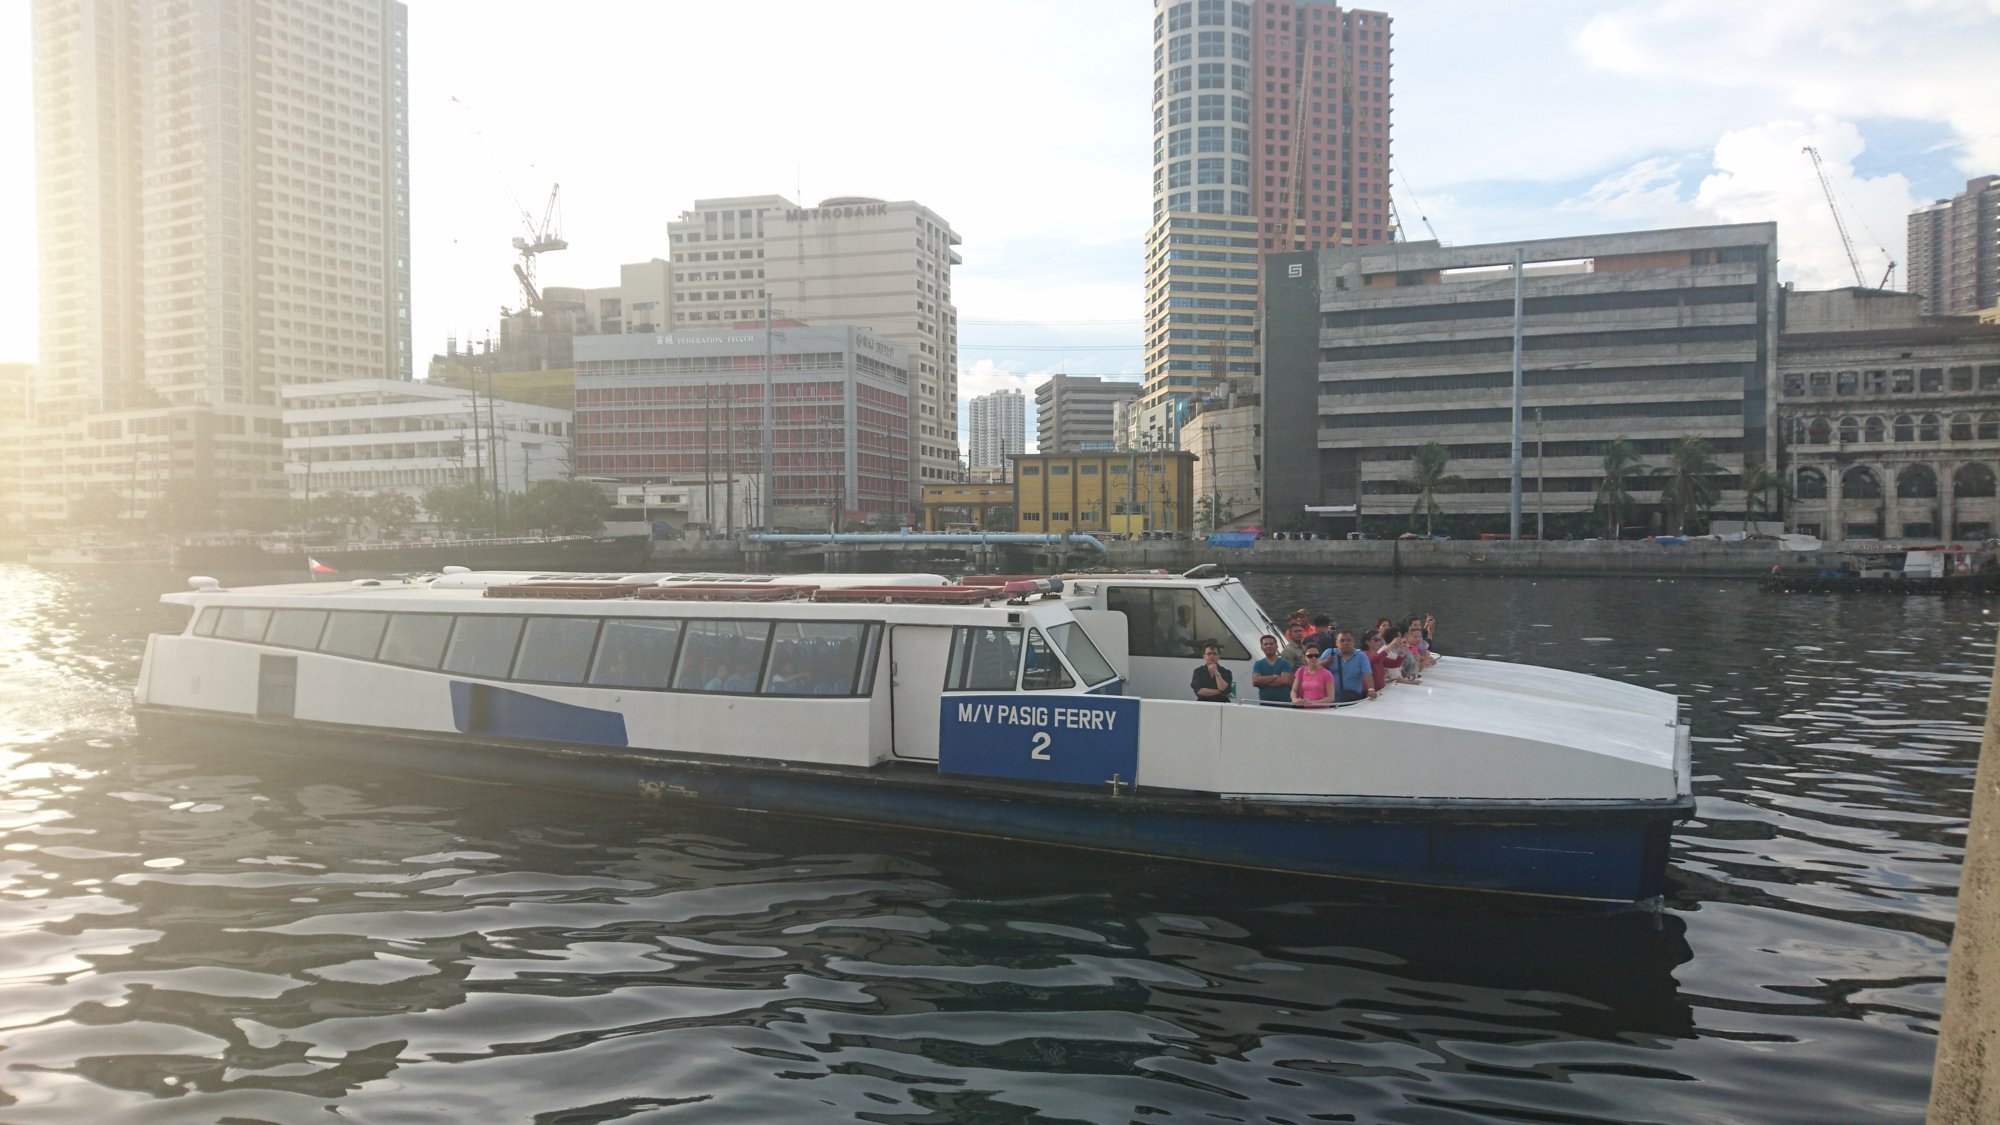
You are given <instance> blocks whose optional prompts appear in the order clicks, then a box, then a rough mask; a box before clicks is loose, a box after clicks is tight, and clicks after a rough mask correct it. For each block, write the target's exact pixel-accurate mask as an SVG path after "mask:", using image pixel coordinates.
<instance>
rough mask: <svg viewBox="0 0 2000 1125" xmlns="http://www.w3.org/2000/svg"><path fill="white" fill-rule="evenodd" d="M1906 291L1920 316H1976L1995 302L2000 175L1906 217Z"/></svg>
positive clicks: (1998, 294)
mask: <svg viewBox="0 0 2000 1125" xmlns="http://www.w3.org/2000/svg"><path fill="white" fill-rule="evenodd" d="M1906 256H1907V257H1908V258H1909V261H1910V272H1909V277H1910V286H1909V287H1910V291H1911V292H1913V293H1920V294H1922V295H1923V299H1924V300H1923V313H1924V315H1925V316H1946V315H1951V314H1954V313H1975V312H1979V311H1981V310H1983V309H1990V308H1993V307H1994V306H1995V303H1996V302H2000V176H1981V177H1979V178H1978V179H1975V180H1968V181H1966V184H1965V190H1964V191H1962V192H1959V193H1958V194H1957V195H1955V196H1953V197H1952V198H1950V199H1940V200H1938V201H1937V202H1936V203H1933V204H1930V205H1929V206H1927V207H1919V208H1917V209H1916V210H1915V211H1912V212H1910V249H1909V253H1908V254H1907V255H1906Z"/></svg>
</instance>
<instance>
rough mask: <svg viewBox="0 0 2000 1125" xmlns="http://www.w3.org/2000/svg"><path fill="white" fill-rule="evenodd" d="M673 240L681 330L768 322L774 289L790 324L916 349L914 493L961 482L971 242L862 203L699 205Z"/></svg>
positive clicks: (917, 209) (918, 216)
mask: <svg viewBox="0 0 2000 1125" xmlns="http://www.w3.org/2000/svg"><path fill="white" fill-rule="evenodd" d="M667 239H668V242H669V245H670V254H671V259H672V261H671V265H672V267H673V287H674V292H673V321H672V329H673V330H674V331H676V332H681V331H685V330H688V329H692V328H699V327H709V328H717V327H722V326H726V325H730V324H737V323H742V322H746V321H755V320H762V319H763V316H764V301H765V295H766V294H767V293H768V294H769V296H770V301H771V306H772V308H773V310H774V311H775V314H776V315H777V316H778V317H779V318H780V319H783V318H787V317H789V318H792V319H796V320H803V321H806V322H807V323H810V324H816V325H837V324H846V325H854V326H856V327H860V328H866V329H869V330H870V331H872V332H874V333H876V334H877V335H879V336H881V337H883V338H884V339H888V340H892V341H894V342H896V343H897V344H900V345H901V346H902V347H903V348H905V349H907V351H908V352H909V361H910V394H909V407H910V452H911V456H912V464H911V467H910V469H911V471H910V478H911V483H912V486H913V487H916V486H920V485H921V484H922V483H923V482H924V481H927V480H954V479H956V478H957V475H958V464H959V462H958V310H957V308H956V307H955V306H954V305H953V304H952V299H951V268H952V267H953V266H955V265H958V264H960V262H961V259H960V258H959V256H958V252H957V251H956V250H954V249H953V247H955V246H957V245H958V244H959V241H960V240H959V237H958V235H957V233H956V232H954V231H953V230H952V229H951V225H950V224H949V223H947V222H945V221H944V219H942V218H940V217H939V216H938V214H937V213H936V212H935V211H932V210H931V209H930V208H928V207H925V206H924V205H922V204H920V203H915V202H912V201H910V200H901V201H894V202H890V201H884V200H880V199H868V198H862V197H858V196H857V197H842V198H838V199H828V200H826V201H824V202H823V203H821V204H820V205H819V206H817V207H800V206H799V205H798V204H796V203H793V202H792V201H791V200H789V199H787V198H785V197H784V196H781V195H755V196H741V197H734V198H728V199H698V200H696V201H695V205H694V207H693V208H692V209H691V210H688V211H685V212H682V214H681V216H680V218H679V219H677V220H676V221H674V222H671V223H669V224H667ZM915 499H916V496H915V495H913V496H912V500H913V501H914V500H915Z"/></svg>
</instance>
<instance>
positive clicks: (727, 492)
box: [722, 383, 736, 539]
mask: <svg viewBox="0 0 2000 1125" xmlns="http://www.w3.org/2000/svg"><path fill="white" fill-rule="evenodd" d="M722 446H723V454H722V461H723V465H722V528H723V532H724V534H726V535H728V537H729V538H731V539H734V538H736V384H735V383H724V384H723V385H722Z"/></svg>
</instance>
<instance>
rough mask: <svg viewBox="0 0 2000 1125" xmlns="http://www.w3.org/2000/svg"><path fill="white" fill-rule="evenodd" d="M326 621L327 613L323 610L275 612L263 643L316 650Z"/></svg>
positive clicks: (282, 610)
mask: <svg viewBox="0 0 2000 1125" xmlns="http://www.w3.org/2000/svg"><path fill="white" fill-rule="evenodd" d="M326 619H327V612H326V611H325V610H323V609H281V610H277V611H276V612H274V613H273V614H272V615H271V628H270V631H269V632H267V633H265V634H264V643H265V644H267V645H281V646H283V647H285V648H307V649H312V648H318V647H319V635H320V633H321V632H322V631H324V630H325V629H326Z"/></svg>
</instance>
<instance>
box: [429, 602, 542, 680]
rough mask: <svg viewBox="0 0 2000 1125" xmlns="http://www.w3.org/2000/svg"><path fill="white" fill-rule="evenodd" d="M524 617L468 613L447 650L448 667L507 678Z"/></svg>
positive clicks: (481, 674)
mask: <svg viewBox="0 0 2000 1125" xmlns="http://www.w3.org/2000/svg"><path fill="white" fill-rule="evenodd" d="M523 623H524V619H523V618H519V617H511V616H510V617H501V616H497V615H488V614H470V613H468V614H464V615H463V616H461V617H459V619H458V626H457V627H456V628H454V629H453V630H452V631H451V643H450V644H449V645H447V646H446V647H445V650H444V670H445V671H447V672H457V673H459V674H460V675H464V676H488V677H491V678H494V679H504V678H505V677H506V675H507V670H508V669H510V668H512V667H513V666H514V649H515V647H516V646H518V645H519V644H520V643H521V626H522V624H523Z"/></svg>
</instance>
